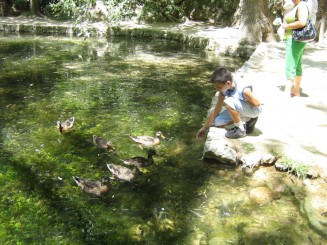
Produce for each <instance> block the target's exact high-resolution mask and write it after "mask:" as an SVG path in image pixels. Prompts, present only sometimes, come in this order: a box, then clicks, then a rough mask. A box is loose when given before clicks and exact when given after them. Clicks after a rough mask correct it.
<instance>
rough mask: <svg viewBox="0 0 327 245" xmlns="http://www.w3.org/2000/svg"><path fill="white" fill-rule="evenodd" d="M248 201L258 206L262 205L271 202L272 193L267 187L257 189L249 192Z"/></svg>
mask: <svg viewBox="0 0 327 245" xmlns="http://www.w3.org/2000/svg"><path fill="white" fill-rule="evenodd" d="M250 199H251V200H252V201H253V202H255V203H256V204H259V205H264V204H267V203H269V202H271V201H272V200H273V192H272V191H271V190H270V189H269V188H267V187H263V186H261V187H257V188H254V189H252V190H251V191H250Z"/></svg>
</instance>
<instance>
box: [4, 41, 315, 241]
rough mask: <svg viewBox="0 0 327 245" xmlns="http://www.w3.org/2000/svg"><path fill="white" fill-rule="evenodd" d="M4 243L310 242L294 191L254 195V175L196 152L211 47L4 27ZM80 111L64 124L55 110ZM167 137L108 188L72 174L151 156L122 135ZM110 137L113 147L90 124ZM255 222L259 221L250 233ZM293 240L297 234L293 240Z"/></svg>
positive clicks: (101, 171)
mask: <svg viewBox="0 0 327 245" xmlns="http://www.w3.org/2000/svg"><path fill="white" fill-rule="evenodd" d="M0 55H1V56H0V65H1V67H0V95H1V96H0V109H1V114H0V123H1V124H0V125H1V126H0V127H1V134H0V147H1V148H0V160H1V165H0V192H1V204H0V205H1V206H0V207H1V209H0V211H1V212H0V220H1V222H0V242H1V244H305V243H303V241H307V239H308V236H307V235H304V233H303V232H301V231H305V233H307V234H309V235H310V236H312V237H315V233H314V232H313V231H311V229H310V228H309V226H308V224H307V221H306V219H305V218H303V217H302V216H301V212H300V207H298V204H297V203H296V202H295V201H294V200H295V198H294V197H292V195H289V193H287V192H286V193H285V194H284V195H283V196H282V197H281V198H280V199H278V200H276V201H274V202H272V203H269V204H267V205H264V206H257V205H253V204H249V200H248V188H249V185H250V184H249V177H247V176H245V175H244V174H243V173H242V172H239V171H238V170H235V169H229V168H225V167H222V166H219V165H217V164H212V163H207V162H204V161H201V160H199V159H200V158H201V155H202V149H203V142H198V141H196V140H195V134H196V132H197V130H198V129H199V127H200V126H201V123H202V122H203V121H204V118H205V116H206V111H207V109H208V106H209V105H210V101H211V97H212V96H213V94H214V91H213V88H212V87H211V86H210V84H208V80H209V78H210V75H211V73H212V71H213V70H214V69H215V67H217V66H226V67H227V68H229V69H230V70H232V71H234V70H236V69H238V68H239V67H240V66H241V65H242V60H238V59H231V58H217V57H211V56H210V55H208V54H207V53H205V52H204V51H201V50H194V49H191V48H189V47H185V46H183V45H181V44H178V43H175V42H169V41H162V40H140V39H130V38H114V39H98V40H95V39H86V40H83V39H77V38H76V39H75V38H63V37H39V36H1V38H0ZM72 116H74V117H75V124H74V127H73V128H72V130H71V131H69V132H67V133H65V134H60V133H59V131H58V129H57V127H56V121H57V120H61V121H63V120H66V119H68V118H69V117H72ZM158 130H161V131H162V132H163V133H164V135H165V136H166V139H165V140H163V141H162V143H161V145H160V147H158V148H157V149H156V150H157V153H158V154H157V155H156V156H155V164H154V165H153V166H151V167H149V168H147V169H143V170H142V175H141V176H140V178H139V179H137V180H136V181H135V182H132V183H125V182H122V181H117V180H112V181H111V187H110V191H109V193H108V194H107V195H106V196H103V197H96V196H91V195H88V194H86V193H83V192H81V191H80V190H79V189H78V188H77V186H76V185H75V183H74V181H73V179H72V176H80V177H85V178H89V179H100V178H101V177H102V176H106V175H108V176H110V174H109V172H108V170H107V169H106V165H105V164H106V163H109V162H112V163H118V164H120V163H121V159H123V158H127V157H132V156H136V155H140V156H146V150H141V149H140V148H139V147H138V145H136V144H134V143H133V142H132V141H131V140H130V138H129V135H130V134H132V135H154V133H155V132H156V131H158ZM93 134H96V135H98V136H101V137H104V138H107V139H110V140H111V141H112V142H113V143H114V145H115V147H116V149H117V150H116V152H115V153H114V154H112V153H108V152H106V151H104V150H101V149H98V148H96V147H95V146H94V145H93V144H92V135H93ZM254 231H255V232H254ZM296 241H300V243H296Z"/></svg>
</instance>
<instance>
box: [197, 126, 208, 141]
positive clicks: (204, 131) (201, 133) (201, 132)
mask: <svg viewBox="0 0 327 245" xmlns="http://www.w3.org/2000/svg"><path fill="white" fill-rule="evenodd" d="M206 134H207V128H204V127H202V128H201V129H200V130H199V132H198V133H197V134H196V139H198V140H203V139H204V138H205V136H206Z"/></svg>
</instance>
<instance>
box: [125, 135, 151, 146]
mask: <svg viewBox="0 0 327 245" xmlns="http://www.w3.org/2000/svg"><path fill="white" fill-rule="evenodd" d="M130 138H131V139H132V140H133V141H135V142H137V143H140V144H153V143H154V141H155V138H154V137H152V136H147V135H144V136H130Z"/></svg>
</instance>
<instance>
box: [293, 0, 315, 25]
mask: <svg viewBox="0 0 327 245" xmlns="http://www.w3.org/2000/svg"><path fill="white" fill-rule="evenodd" d="M302 2H303V1H301V3H302ZM301 3H299V4H301ZM303 3H304V5H305V6H306V7H307V9H308V19H307V22H308V21H309V20H310V16H311V14H310V9H309V6H308V5H307V3H306V2H303ZM295 8H297V9H296V12H295V19H296V20H298V18H297V12H298V11H299V5H297V6H296V7H295Z"/></svg>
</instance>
